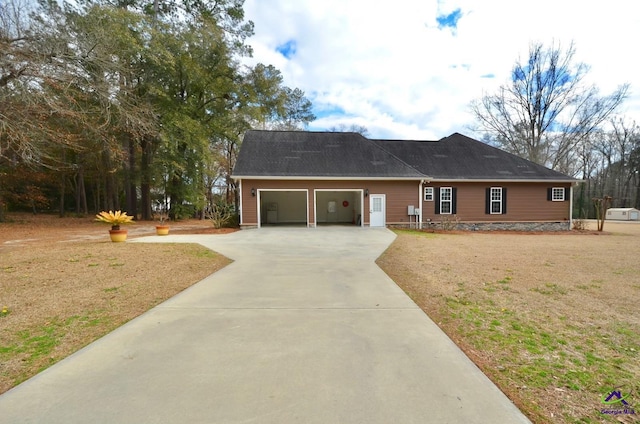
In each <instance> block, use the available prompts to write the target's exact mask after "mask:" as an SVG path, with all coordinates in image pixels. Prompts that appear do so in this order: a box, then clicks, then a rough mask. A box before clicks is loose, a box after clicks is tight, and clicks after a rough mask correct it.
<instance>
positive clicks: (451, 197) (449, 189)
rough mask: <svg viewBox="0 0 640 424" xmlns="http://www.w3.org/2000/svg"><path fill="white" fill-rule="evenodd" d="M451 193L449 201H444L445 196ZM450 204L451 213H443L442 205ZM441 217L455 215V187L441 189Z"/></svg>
mask: <svg viewBox="0 0 640 424" xmlns="http://www.w3.org/2000/svg"><path fill="white" fill-rule="evenodd" d="M444 193H449V199H443V194H444ZM445 203H448V204H449V212H443V211H442V205H443V204H445ZM440 215H453V187H440Z"/></svg>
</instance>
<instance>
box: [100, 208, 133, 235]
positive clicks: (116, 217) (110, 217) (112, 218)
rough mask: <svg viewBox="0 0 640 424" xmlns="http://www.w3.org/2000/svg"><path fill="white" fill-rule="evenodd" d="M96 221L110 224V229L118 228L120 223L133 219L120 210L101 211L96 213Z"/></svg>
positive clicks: (126, 222)
mask: <svg viewBox="0 0 640 424" xmlns="http://www.w3.org/2000/svg"><path fill="white" fill-rule="evenodd" d="M96 221H100V222H105V223H107V224H111V229H112V230H119V229H120V225H121V224H130V223H131V221H133V217H132V216H129V215H127V213H126V212H122V211H115V212H112V211H109V212H106V211H102V212H100V213H99V214H97V215H96Z"/></svg>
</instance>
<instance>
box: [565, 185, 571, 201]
mask: <svg viewBox="0 0 640 424" xmlns="http://www.w3.org/2000/svg"><path fill="white" fill-rule="evenodd" d="M570 197H571V187H566V188H565V189H564V201H565V202H568V201H569V198H570Z"/></svg>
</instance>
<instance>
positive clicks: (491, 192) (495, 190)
mask: <svg viewBox="0 0 640 424" xmlns="http://www.w3.org/2000/svg"><path fill="white" fill-rule="evenodd" d="M494 193H497V194H498V196H497V199H494V198H493V195H494ZM494 203H497V204H498V211H497V212H494V210H493V205H494ZM502 203H503V202H502V187H490V190H489V214H490V215H502Z"/></svg>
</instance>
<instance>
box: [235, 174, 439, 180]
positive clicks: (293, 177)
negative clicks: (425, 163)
mask: <svg viewBox="0 0 640 424" xmlns="http://www.w3.org/2000/svg"><path fill="white" fill-rule="evenodd" d="M231 178H233V179H234V180H236V181H237V180H272V181H273V180H288V181H291V180H310V181H319V180H333V181H353V180H372V181H423V180H428V179H429V177H427V176H415V177H367V176H349V177H339V176H308V175H288V176H273V175H269V176H264V175H231Z"/></svg>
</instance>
